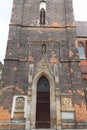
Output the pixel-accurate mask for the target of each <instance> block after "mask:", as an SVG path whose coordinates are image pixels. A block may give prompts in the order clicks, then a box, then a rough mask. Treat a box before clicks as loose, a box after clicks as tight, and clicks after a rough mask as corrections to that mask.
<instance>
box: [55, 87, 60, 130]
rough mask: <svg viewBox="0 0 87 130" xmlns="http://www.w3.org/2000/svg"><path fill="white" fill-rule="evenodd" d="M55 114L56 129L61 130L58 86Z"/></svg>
mask: <svg viewBox="0 0 87 130" xmlns="http://www.w3.org/2000/svg"><path fill="white" fill-rule="evenodd" d="M56 115H57V130H61V104H60V94H59V88H56Z"/></svg>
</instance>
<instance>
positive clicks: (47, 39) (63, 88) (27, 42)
mask: <svg viewBox="0 0 87 130" xmlns="http://www.w3.org/2000/svg"><path fill="white" fill-rule="evenodd" d="M40 2H41V1H40V0H33V1H32V0H21V1H20V0H13V8H12V17H11V23H10V27H9V38H8V43H7V50H6V57H5V63H4V69H3V76H2V81H1V88H0V123H1V124H0V129H1V128H3V129H5V127H6V128H7V129H8V128H9V127H10V129H15V130H17V129H18V128H19V129H23V130H24V129H26V130H28V129H34V128H35V114H36V113H35V111H36V110H35V108H36V106H35V104H36V100H34V99H36V97H35V95H37V94H36V92H37V89H36V88H37V82H38V80H39V78H40V77H41V76H45V77H46V78H47V79H48V80H49V83H50V95H51V98H50V107H51V108H50V109H51V110H50V113H51V121H50V122H51V124H52V126H51V127H52V128H56V129H61V130H62V129H80V128H81V129H87V124H86V121H87V110H86V101H85V100H86V95H85V86H86V85H84V81H83V80H82V77H83V78H84V79H85V80H87V78H86V76H85V73H84V74H82V76H81V72H86V70H87V68H86V66H87V64H86V61H84V60H82V61H81V62H80V60H79V56H78V45H77V38H76V26H75V22H74V18H73V8H72V1H70V0H55V1H52V0H47V1H46V6H47V7H46V8H47V9H46V17H45V19H46V24H45V25H40V24H39V19H40V16H39V15H40V12H39V11H40V9H39V6H40ZM43 44H45V46H46V48H45V49H46V50H45V51H46V52H45V54H43V52H42V51H43V50H42V49H43V48H42V47H43ZM84 66H85V69H84ZM80 67H81V70H80ZM17 98H19V100H17ZM23 98H24V99H23ZM23 100H24V101H23ZM23 102H24V103H25V104H24V106H25V107H23V108H22V105H23V104H22V103H23ZM18 104H19V105H18ZM22 109H23V111H22ZM15 113H16V114H15ZM67 114H68V116H67V117H66V116H65V115H67ZM23 116H24V118H23ZM2 122H4V123H2ZM9 122H10V123H9ZM6 123H7V125H6ZM18 124H20V125H18ZM4 125H5V126H4Z"/></svg>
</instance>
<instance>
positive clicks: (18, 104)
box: [15, 97, 25, 110]
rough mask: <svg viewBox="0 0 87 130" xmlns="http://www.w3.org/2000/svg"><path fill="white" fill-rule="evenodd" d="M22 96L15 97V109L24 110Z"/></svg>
mask: <svg viewBox="0 0 87 130" xmlns="http://www.w3.org/2000/svg"><path fill="white" fill-rule="evenodd" d="M24 100H25V99H24V97H18V98H17V99H16V106H15V109H16V110H24Z"/></svg>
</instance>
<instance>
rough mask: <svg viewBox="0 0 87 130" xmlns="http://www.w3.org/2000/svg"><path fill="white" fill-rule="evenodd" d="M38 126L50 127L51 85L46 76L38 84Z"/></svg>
mask: <svg viewBox="0 0 87 130" xmlns="http://www.w3.org/2000/svg"><path fill="white" fill-rule="evenodd" d="M36 128H50V85H49V81H48V80H47V78H46V77H44V76H42V77H41V78H40V79H39V81H38V84H37V105H36Z"/></svg>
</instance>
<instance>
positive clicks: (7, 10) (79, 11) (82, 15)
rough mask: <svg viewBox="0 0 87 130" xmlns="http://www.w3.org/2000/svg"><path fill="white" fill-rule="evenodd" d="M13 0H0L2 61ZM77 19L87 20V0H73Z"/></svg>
mask: <svg viewBox="0 0 87 130" xmlns="http://www.w3.org/2000/svg"><path fill="white" fill-rule="evenodd" d="M12 1H13V0H0V61H1V62H2V63H3V59H4V57H5V51H6V44H7V37H8V29H9V27H8V25H9V22H10V17H11V8H12ZM73 7H74V17H75V20H76V21H87V0H73Z"/></svg>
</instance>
